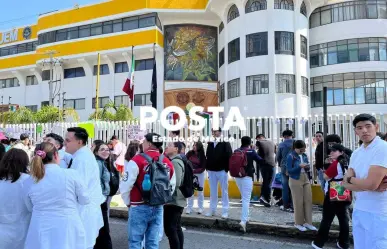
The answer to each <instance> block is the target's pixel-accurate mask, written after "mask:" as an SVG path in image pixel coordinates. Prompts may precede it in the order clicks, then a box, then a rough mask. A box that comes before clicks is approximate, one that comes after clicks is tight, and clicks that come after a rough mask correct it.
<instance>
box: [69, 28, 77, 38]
mask: <svg viewBox="0 0 387 249" xmlns="http://www.w3.org/2000/svg"><path fill="white" fill-rule="evenodd" d="M78 37H79V32H78V27H75V28H69V29H68V30H67V40H71V39H77V38H78Z"/></svg>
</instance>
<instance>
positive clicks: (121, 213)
mask: <svg viewBox="0 0 387 249" xmlns="http://www.w3.org/2000/svg"><path fill="white" fill-rule="evenodd" d="M112 202H113V203H114V204H118V206H117V207H112V210H111V216H113V217H120V218H127V208H126V207H125V205H124V204H123V202H122V199H121V197H120V196H118V195H117V196H114V197H113V200H112ZM195 205H196V201H195ZM195 205H194V206H195ZM241 207H242V204H241V203H240V202H239V200H230V209H229V219H227V220H223V219H221V211H222V210H221V208H222V205H221V203H220V202H219V203H218V209H217V212H216V216H214V217H206V216H204V214H202V215H199V214H197V213H196V211H197V210H196V209H194V212H192V213H191V214H189V215H187V214H185V211H184V213H183V218H182V222H183V224H184V225H186V226H195V227H207V228H218V229H225V230H232V231H238V230H239V226H238V223H239V221H240V215H241ZM208 208H209V198H205V200H204V210H205V213H206V212H207V211H208ZM293 217H294V214H293V213H288V212H284V211H281V210H280V209H279V207H271V208H266V207H264V206H262V205H260V204H254V203H252V204H251V205H250V222H249V223H248V225H247V231H248V232H252V233H265V234H275V235H280V236H286V237H293V236H297V237H304V238H310V239H311V238H313V236H314V234H315V233H314V232H305V233H300V232H299V231H298V230H297V229H296V228H294V227H293V225H294V218H293ZM321 219H322V213H321V211H319V210H318V208H317V206H314V208H313V224H314V225H315V226H316V227H317V228H318V227H319V224H320V222H321ZM350 224H351V223H350ZM337 230H338V220H337V218H335V220H334V221H333V224H332V227H331V237H332V238H337V237H338V231H337Z"/></svg>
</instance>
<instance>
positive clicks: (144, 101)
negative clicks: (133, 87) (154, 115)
mask: <svg viewBox="0 0 387 249" xmlns="http://www.w3.org/2000/svg"><path fill="white" fill-rule="evenodd" d="M139 97H141V103H138V102H139V101H138V100H139V99H138V98H139ZM150 97H151V94H150V93H143V94H135V95H134V97H133V102H134V103H133V105H134V106H151V105H152V102H151V99H150Z"/></svg>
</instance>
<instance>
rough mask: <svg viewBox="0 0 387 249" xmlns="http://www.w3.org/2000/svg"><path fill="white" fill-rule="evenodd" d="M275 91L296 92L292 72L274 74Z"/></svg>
mask: <svg viewBox="0 0 387 249" xmlns="http://www.w3.org/2000/svg"><path fill="white" fill-rule="evenodd" d="M275 77H276V90H277V93H294V94H295V93H296V83H295V76H294V75H293V74H276V76H275Z"/></svg>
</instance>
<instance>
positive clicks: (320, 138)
mask: <svg viewBox="0 0 387 249" xmlns="http://www.w3.org/2000/svg"><path fill="white" fill-rule="evenodd" d="M314 138H315V140H316V143H317V147H316V151H315V152H314V156H315V160H314V161H315V162H314V166H315V169H316V171H317V177H318V180H319V181H320V185H321V189H322V190H323V191H324V188H325V179H324V133H323V132H322V131H317V132H316V134H315V135H314Z"/></svg>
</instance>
